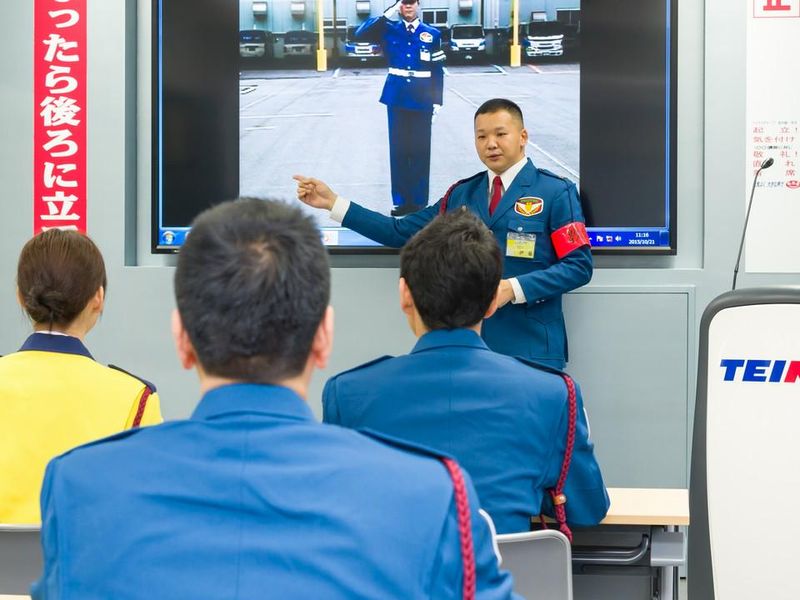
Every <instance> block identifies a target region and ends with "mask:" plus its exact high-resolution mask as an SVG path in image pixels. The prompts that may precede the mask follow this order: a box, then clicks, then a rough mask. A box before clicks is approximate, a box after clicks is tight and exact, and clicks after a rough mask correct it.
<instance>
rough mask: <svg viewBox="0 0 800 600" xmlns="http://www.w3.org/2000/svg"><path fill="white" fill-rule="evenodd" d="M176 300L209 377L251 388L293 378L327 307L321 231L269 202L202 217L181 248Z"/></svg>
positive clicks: (239, 204) (252, 201) (222, 208)
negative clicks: (232, 380) (235, 382)
mask: <svg viewBox="0 0 800 600" xmlns="http://www.w3.org/2000/svg"><path fill="white" fill-rule="evenodd" d="M175 299H176V301H177V306H178V311H179V312H180V315H181V319H182V321H183V326H184V328H185V329H186V331H187V333H188V335H189V339H190V340H191V342H192V345H193V346H194V349H195V352H196V353H197V358H198V360H199V361H200V364H201V365H202V367H203V369H204V370H205V371H206V372H207V373H208V374H210V375H215V376H218V377H226V378H231V379H236V380H239V381H249V382H254V383H276V382H278V381H280V380H282V379H285V378H289V377H293V376H296V375H298V374H299V373H301V372H302V370H303V368H304V367H305V365H306V361H307V359H308V355H309V352H310V350H311V343H312V341H313V338H314V335H315V333H316V330H317V328H318V327H319V324H320V322H321V321H322V317H323V315H324V313H325V309H326V307H327V306H328V301H329V299H330V267H329V266H328V254H327V251H326V250H325V247H324V246H323V245H322V239H321V236H320V232H319V229H317V227H316V225H315V224H314V220H313V218H312V217H310V216H308V215H306V214H304V213H303V212H302V211H301V210H300V209H299V208H296V207H292V206H290V205H288V204H285V203H283V202H277V201H272V200H262V199H257V198H240V199H239V200H236V201H233V202H225V203H223V204H220V205H218V206H216V207H214V208H211V209H209V210H206V211H205V212H203V213H201V214H200V215H199V216H198V217H197V218H196V219H195V221H194V223H193V224H192V229H191V231H190V233H189V235H188V236H187V238H186V242H185V243H184V245H183V247H182V248H181V251H180V255H179V257H178V267H177V269H176V270H175Z"/></svg>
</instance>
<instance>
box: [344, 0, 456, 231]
mask: <svg viewBox="0 0 800 600" xmlns="http://www.w3.org/2000/svg"><path fill="white" fill-rule="evenodd" d="M418 10H419V0H398V1H397V2H396V3H395V4H393V5H392V6H391V7H389V8H388V9H386V11H385V12H384V13H383V15H381V16H380V17H373V18H371V19H368V20H366V21H365V22H364V23H362V24H361V26H360V27H359V28H358V29H357V30H356V38H357V39H359V40H364V41H370V42H373V43H377V44H381V46H382V47H383V53H384V56H386V59H387V60H388V62H389V74H388V75H387V76H386V84H385V85H384V86H383V93H382V94H381V99H380V101H381V102H382V103H383V104H385V105H386V108H387V112H388V117H389V164H390V168H391V173H392V204H393V205H394V208H393V209H392V215H393V216H401V215H406V214H408V213H412V212H415V211H418V210H420V209H422V208H425V206H427V204H428V182H429V179H430V170H431V120H432V119H433V115H434V114H435V113H436V112H437V111H438V110H439V108H441V106H442V89H443V87H444V70H443V69H442V66H443V64H444V63H443V61H444V59H445V55H444V52H443V51H442V49H441V35H440V34H439V31H438V30H437V29H435V28H433V27H431V26H430V25H426V24H425V23H423V22H421V21H420V20H419V17H418V16H417V12H418ZM398 13H399V15H400V17H401V19H400V20H394V19H395V17H396V16H397V15H398Z"/></svg>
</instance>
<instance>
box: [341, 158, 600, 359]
mask: <svg viewBox="0 0 800 600" xmlns="http://www.w3.org/2000/svg"><path fill="white" fill-rule="evenodd" d="M488 189H489V180H488V177H487V172H486V171H483V172H481V173H478V174H477V175H475V176H473V177H470V178H469V179H466V180H464V181H463V182H461V183H460V184H459V185H456V186H455V187H454V188H453V189H452V190H451V193H450V195H449V198H448V199H447V207H446V208H447V210H448V211H450V210H455V209H458V208H460V207H462V206H465V207H467V208H469V209H470V210H471V211H472V212H474V213H475V214H476V215H478V216H479V217H480V218H481V219H482V220H483V222H484V223H485V224H486V225H487V227H489V229H491V230H492V233H494V235H495V237H496V238H497V243H498V244H500V248H501V249H502V250H503V253H504V254H505V255H506V256H505V257H504V262H503V277H504V278H511V277H516V278H517V280H518V281H519V283H520V285H521V287H522V290H523V292H524V294H525V299H526V301H527V302H526V303H524V304H511V303H508V304H506V305H505V306H504V307H502V308H501V309H500V310H498V311H497V312H496V313H495V315H494V316H493V317H492V318H490V319H488V320H487V321H485V322H484V324H483V329H482V335H483V338H484V339H485V340H486V343H487V344H488V346H489V348H491V349H492V350H495V351H497V352H501V353H503V354H508V355H511V356H521V357H524V358H529V359H532V360H535V361H537V362H541V363H543V364H547V365H549V366H552V367H555V368H557V369H562V368H563V367H564V364H565V362H566V360H567V335H566V328H565V326H564V314H563V312H562V309H561V295H562V294H564V293H566V292H568V291H570V290H573V289H575V288H577V287H580V286H582V285H584V284H586V283H588V282H589V280H590V279H591V277H592V254H591V251H590V247H589V240H588V237H587V236H586V230H585V226H584V224H583V213H582V211H581V205H580V200H579V199H578V192H577V190H576V188H575V184H573V183H572V182H571V181H569V180H567V179H563V178H561V177H558V176H556V175H554V174H552V173H550V172H549V171H546V170H544V169H537V168H536V167H535V166H534V165H533V163H532V162H531V161H530V160H528V162H527V163H526V165H525V166H524V167H523V168H522V170H521V171H520V172H519V174H518V175H517V176H516V177H515V178H514V181H513V182H512V183H511V185H510V186H509V187H508V189H507V190H506V192H505V194H503V197H502V198H501V199H500V204H498V206H497V208H496V209H495V211H494V214H492V215H491V216H490V215H489V203H488ZM442 202H443V201H442V200H439V202H437V203H436V204H434V205H432V206H429V207H427V208H426V209H424V210H422V211H420V212H416V213H414V214H410V215H408V216H406V217H403V218H402V219H400V218H398V219H394V218H391V217H387V216H384V215H381V214H380V213H377V212H374V211H371V210H368V209H366V208H364V207H362V206H359V205H358V204H356V203H351V204H350V208H349V209H348V211H347V214H346V215H345V217H344V220H343V221H342V225H344V226H345V227H348V228H350V229H352V230H354V231H357V232H358V233H360V234H362V235H365V236H366V237H368V238H370V239H372V240H375V241H376V242H379V243H381V244H383V245H385V246H391V247H394V248H399V247H400V246H402V245H403V244H405V242H406V241H407V240H408V239H409V238H410V237H411V236H412V235H414V234H415V233H416V232H417V231H419V230H420V229H422V228H423V227H424V226H425V225H427V224H428V223H429V222H430V221H431V220H432V219H433V218H434V217H435V216H436V215H437V214H438V213H439V212H440V207H441V205H442ZM512 234H524V235H526V236H528V237H530V236H534V237H535V243H534V248H533V253H532V257H531V258H520V257H514V256H509V255H508V254H509V252H508V250H509V249H508V245H507V241H508V239H509V236H510V235H512Z"/></svg>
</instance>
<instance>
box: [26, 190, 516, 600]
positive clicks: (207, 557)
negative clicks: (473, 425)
mask: <svg viewBox="0 0 800 600" xmlns="http://www.w3.org/2000/svg"><path fill="white" fill-rule="evenodd" d="M175 295H176V301H177V311H176V312H175V313H174V314H173V333H174V336H175V340H176V346H177V350H178V357H179V359H180V362H181V363H182V364H183V366H184V367H186V368H190V367H191V368H195V369H196V370H197V373H198V375H199V378H200V389H201V391H202V393H203V396H202V399H201V400H200V404H199V405H198V406H197V408H196V409H195V411H194V414H193V415H192V416H191V418H189V419H187V420H183V421H172V422H169V423H166V424H164V425H162V426H156V427H152V428H146V429H142V430H137V431H136V432H129V433H126V434H120V435H117V436H115V437H110V438H106V439H105V440H101V441H99V442H96V443H94V444H90V445H87V446H83V447H81V448H78V449H77V450H74V451H72V452H69V453H67V454H65V455H62V456H61V457H59V458H56V459H55V460H53V461H52V462H51V463H50V465H49V466H48V468H47V473H46V476H45V481H44V485H43V488H42V517H43V522H42V545H43V549H44V560H45V570H44V575H43V577H42V579H41V580H40V581H39V583H38V584H37V585H36V586H35V588H34V590H33V597H34V598H35V599H38V598H52V599H57V598H80V599H81V600H101V599H102V600H107V599H110V598H114V599H125V600H139V599H141V600H145V599H147V600H149V599H151V598H232V599H234V598H235V599H239V598H241V599H249V598H281V599H288V600H292V599H298V600H299V599H305V598H325V599H333V600H337V599H341V600H345V599H351V598H446V599H453V600H456V599H458V598H462V597H472V594H469V593H467V592H474V597H475V598H477V599H507V598H510V597H511V596H512V593H511V579H510V576H509V575H508V574H506V573H501V572H500V571H498V567H497V559H496V556H495V554H494V551H493V548H492V540H491V533H490V530H489V523H488V521H487V520H486V519H484V517H483V516H481V515H480V514H479V513H478V507H477V496H476V495H475V492H474V490H473V488H472V484H471V482H470V480H469V478H468V477H466V476H464V475H463V473H462V472H461V470H460V469H459V468H458V466H457V465H455V463H454V462H453V461H452V460H451V459H447V458H445V457H443V456H441V455H438V454H436V453H434V452H432V451H427V450H422V449H419V448H415V447H412V446H410V445H408V444H405V443H401V442H393V441H391V440H384V441H379V440H377V439H373V438H371V437H368V436H366V435H362V434H360V433H357V432H355V431H349V430H346V429H342V428H339V427H332V426H329V425H321V424H319V423H318V422H317V421H316V420H315V419H314V416H313V415H312V413H311V410H310V409H309V408H308V406H307V405H306V403H305V398H306V395H307V393H308V386H309V382H310V379H311V375H312V373H313V371H314V370H315V369H317V368H324V367H325V364H326V362H327V359H328V355H329V353H330V349H331V343H332V336H333V312H332V309H331V308H330V307H329V306H328V300H329V295H330V270H329V268H328V261H327V253H326V250H325V248H324V247H323V246H322V242H321V240H320V233H319V230H318V229H317V228H316V227H315V226H314V224H313V221H312V219H311V218H310V217H307V216H304V215H303V213H302V211H300V210H299V209H298V208H295V207H289V206H288V205H286V204H282V203H277V202H268V201H266V202H265V201H261V200H254V199H251V200H241V201H238V202H232V203H226V204H221V205H219V206H217V207H216V208H214V209H211V210H210V211H207V212H205V213H203V214H202V215H201V216H200V217H198V218H197V220H196V221H195V222H194V224H193V227H192V235H191V236H189V237H188V238H187V241H186V244H185V245H184V246H183V248H182V249H181V254H180V256H179V258H178V266H177V269H176V271H175ZM470 533H471V535H472V538H471V540H470V539H469V534H470ZM462 542H463V543H462Z"/></svg>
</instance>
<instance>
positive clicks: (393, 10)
mask: <svg viewBox="0 0 800 600" xmlns="http://www.w3.org/2000/svg"><path fill="white" fill-rule="evenodd" d="M402 3H403V0H397V2H395V3H394V4H392V5H391V6H390V7H389V8H387V9H386V10H385V11H383V16H384V17H386V18H387V19H391V18H392V17H394V16H395V15H396V14H397V13H399V12H400V5H401V4H402Z"/></svg>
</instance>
